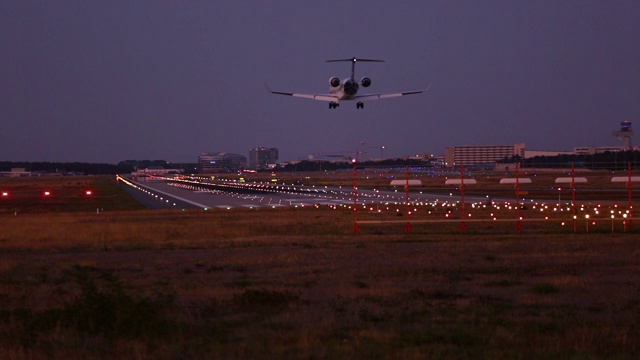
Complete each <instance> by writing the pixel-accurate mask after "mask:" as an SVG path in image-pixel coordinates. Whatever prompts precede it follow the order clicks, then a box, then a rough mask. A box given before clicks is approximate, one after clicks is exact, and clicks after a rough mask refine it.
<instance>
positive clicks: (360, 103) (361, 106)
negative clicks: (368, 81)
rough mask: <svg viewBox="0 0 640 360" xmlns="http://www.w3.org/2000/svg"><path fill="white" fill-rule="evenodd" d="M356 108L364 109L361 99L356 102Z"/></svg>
mask: <svg viewBox="0 0 640 360" xmlns="http://www.w3.org/2000/svg"><path fill="white" fill-rule="evenodd" d="M356 109H364V103H363V102H362V101H358V103H357V104H356Z"/></svg>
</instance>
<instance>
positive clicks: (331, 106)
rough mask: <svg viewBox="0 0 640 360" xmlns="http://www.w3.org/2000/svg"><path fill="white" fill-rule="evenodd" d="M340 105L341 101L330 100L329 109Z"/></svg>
mask: <svg viewBox="0 0 640 360" xmlns="http://www.w3.org/2000/svg"><path fill="white" fill-rule="evenodd" d="M338 106H340V104H339V103H336V102H330V103H329V109H335V108H337V107H338Z"/></svg>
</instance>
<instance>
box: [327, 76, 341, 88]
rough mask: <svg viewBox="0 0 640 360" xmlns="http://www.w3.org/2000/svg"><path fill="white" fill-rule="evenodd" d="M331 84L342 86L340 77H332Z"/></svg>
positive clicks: (332, 85)
mask: <svg viewBox="0 0 640 360" xmlns="http://www.w3.org/2000/svg"><path fill="white" fill-rule="evenodd" d="M329 85H331V87H334V88H336V87H338V86H340V79H338V78H337V77H335V76H334V77H332V78H331V79H329Z"/></svg>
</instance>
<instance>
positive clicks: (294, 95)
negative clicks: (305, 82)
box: [267, 86, 339, 102]
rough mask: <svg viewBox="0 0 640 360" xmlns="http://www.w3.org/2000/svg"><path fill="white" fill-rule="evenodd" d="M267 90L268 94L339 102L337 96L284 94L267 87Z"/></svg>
mask: <svg viewBox="0 0 640 360" xmlns="http://www.w3.org/2000/svg"><path fill="white" fill-rule="evenodd" d="M267 90H269V92H270V93H272V94H277V95H288V96H293V97H299V98H305V99H312V100H319V101H332V102H338V100H339V98H338V97H337V96H335V95H331V94H301V93H292V92H284V91H273V90H271V89H269V87H268V86H267Z"/></svg>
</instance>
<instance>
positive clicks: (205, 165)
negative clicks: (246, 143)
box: [198, 152, 247, 174]
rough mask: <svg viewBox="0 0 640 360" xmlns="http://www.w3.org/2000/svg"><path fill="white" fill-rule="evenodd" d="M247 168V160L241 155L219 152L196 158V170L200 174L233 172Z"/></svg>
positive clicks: (204, 154)
mask: <svg viewBox="0 0 640 360" xmlns="http://www.w3.org/2000/svg"><path fill="white" fill-rule="evenodd" d="M246 167H247V158H246V157H245V156H242V155H238V154H232V153H226V152H220V153H202V154H200V156H198V169H199V171H200V173H201V174H212V173H219V172H235V171H240V170H243V169H244V168H246Z"/></svg>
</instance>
